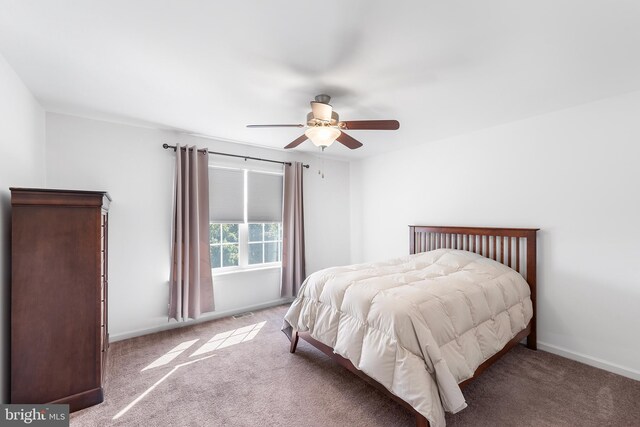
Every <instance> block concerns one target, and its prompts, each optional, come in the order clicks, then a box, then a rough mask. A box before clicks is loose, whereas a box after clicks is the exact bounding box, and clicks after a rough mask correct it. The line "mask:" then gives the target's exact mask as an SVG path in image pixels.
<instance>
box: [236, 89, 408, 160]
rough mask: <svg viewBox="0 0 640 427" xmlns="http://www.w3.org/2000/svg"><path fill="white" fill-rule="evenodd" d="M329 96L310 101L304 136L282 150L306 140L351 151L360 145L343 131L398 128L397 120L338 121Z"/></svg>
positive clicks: (259, 126) (322, 146)
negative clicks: (335, 144)
mask: <svg viewBox="0 0 640 427" xmlns="http://www.w3.org/2000/svg"><path fill="white" fill-rule="evenodd" d="M330 100H331V97H330V96H329V95H324V94H321V95H317V96H316V97H315V101H311V112H310V113H309V114H307V127H308V129H307V130H306V131H305V132H304V135H302V136H300V137H298V138H297V139H295V140H294V141H293V142H291V143H290V144H288V145H286V146H285V147H284V148H294V147H297V146H298V145H300V144H302V143H303V142H304V141H306V140H307V139H310V140H311V142H313V144H314V145H315V146H317V147H320V148H322V150H324V149H325V148H327V147H329V146H330V145H331V144H333V143H334V141H336V140H337V141H338V142H339V143H341V144H342V145H344V146H345V147H348V148H350V149H352V150H355V149H356V148H360V147H362V143H361V142H360V141H358V140H356V139H355V138H353V137H351V136H349V135H347V134H346V133H344V130H350V129H353V130H396V129H398V128H399V127H400V123H399V122H398V121H397V120H356V121H345V122H341V121H340V116H338V113H336V112H335V111H333V107H332V106H331V104H329V101H330ZM247 127H249V128H261V127H265V128H272V127H304V125H302V124H294V125H247Z"/></svg>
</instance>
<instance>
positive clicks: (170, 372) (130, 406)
mask: <svg viewBox="0 0 640 427" xmlns="http://www.w3.org/2000/svg"><path fill="white" fill-rule="evenodd" d="M195 341H198V340H194V342H195ZM185 350H186V348H185ZM213 356H215V354H211V355H209V356H205V357H202V358H200V359H196V360H192V361H190V362H185V363H181V364H179V365H176V366H175V368H173V369H172V370H170V371H169V372H168V373H167V374H166V375H165V376H163V377H162V378H160V379H159V380H158V381H156V382H155V384H153V385H152V386H151V387H149V388H148V389H146V390H145V392H144V393H142V394H141V395H140V396H138V397H137V398H136V399H135V400H134V401H133V402H131V403H129V404H128V405H127V406H125V408H124V409H123V410H122V411H120V412H118V413H117V414H116V415H114V417H113V418H112V420H117V419H118V418H120V417H121V416H123V415H124V414H126V413H127V412H128V411H129V410H130V409H131V408H133V407H134V406H135V405H136V404H137V403H138V402H140V401H141V400H142V399H144V398H145V396H146V395H148V394H149V393H151V392H152V391H153V389H154V388H156V387H157V386H159V385H160V384H162V382H163V381H164V380H166V379H167V378H169V377H170V376H171V375H172V374H173V373H174V372H176V371H177V370H178V369H180V368H182V367H183V366H187V365H191V364H192V363H196V362H200V361H202V360H205V359H209V358H210V357H213Z"/></svg>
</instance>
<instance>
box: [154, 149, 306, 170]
mask: <svg viewBox="0 0 640 427" xmlns="http://www.w3.org/2000/svg"><path fill="white" fill-rule="evenodd" d="M162 148H164V149H165V150H167V149H169V148H171V149H172V150H173V151H176V146H175V145H169V144H162ZM198 151H206V152H207V154H216V155H218V156H228V157H238V158H240V159H244V160H245V161H247V160H258V161H260V162H269V163H280V164H281V165H287V166H291V162H281V161H278V160H269V159H261V158H259V157H251V156H239V155H237V154H229V153H220V152H217V151H209V150H207V149H206V148H205V149H202V150H198ZM302 167H303V168H308V167H309V165H304V164H303V165H302Z"/></svg>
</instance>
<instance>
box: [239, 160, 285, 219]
mask: <svg viewBox="0 0 640 427" xmlns="http://www.w3.org/2000/svg"><path fill="white" fill-rule="evenodd" d="M281 221H282V175H276V174H270V173H262V172H254V171H249V172H248V174H247V222H263V223H264V222H281Z"/></svg>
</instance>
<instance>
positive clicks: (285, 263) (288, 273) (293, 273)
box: [280, 162, 306, 297]
mask: <svg viewBox="0 0 640 427" xmlns="http://www.w3.org/2000/svg"><path fill="white" fill-rule="evenodd" d="M302 171H303V168H302V163H299V162H294V163H293V164H292V165H291V166H285V167H284V200H283V212H282V286H281V288H280V294H281V295H282V296H283V297H294V296H296V295H298V290H299V289H300V285H302V282H303V281H304V279H305V277H306V275H305V272H304V262H305V261H304V211H303V208H302Z"/></svg>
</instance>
